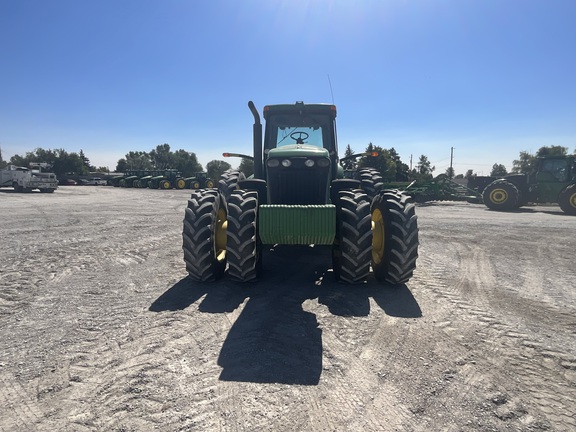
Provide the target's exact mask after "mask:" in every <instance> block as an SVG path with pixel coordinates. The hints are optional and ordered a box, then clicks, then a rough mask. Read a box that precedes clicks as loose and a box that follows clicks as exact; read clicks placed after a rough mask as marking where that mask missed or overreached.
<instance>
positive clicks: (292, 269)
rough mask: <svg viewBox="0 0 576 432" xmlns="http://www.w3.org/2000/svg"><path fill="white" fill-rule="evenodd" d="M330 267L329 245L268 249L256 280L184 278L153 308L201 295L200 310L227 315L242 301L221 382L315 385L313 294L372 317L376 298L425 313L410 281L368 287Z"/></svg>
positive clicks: (317, 335) (405, 312)
mask: <svg viewBox="0 0 576 432" xmlns="http://www.w3.org/2000/svg"><path fill="white" fill-rule="evenodd" d="M331 267H332V264H331V258H330V250H329V249H328V248H324V249H323V248H309V247H278V248H274V249H271V250H267V251H266V252H265V253H264V273H263V275H262V278H261V280H260V281H258V282H255V283H244V284H237V283H234V282H231V281H230V280H228V279H227V278H224V279H222V280H221V281H218V282H215V283H211V284H201V283H196V282H194V281H192V280H190V279H188V278H184V279H182V280H180V281H179V282H178V283H176V284H175V285H174V286H173V287H171V288H170V289H169V290H168V291H166V292H165V293H164V294H162V295H161V296H160V297H159V298H158V299H157V300H156V301H154V303H153V304H152V305H151V306H150V309H149V310H150V311H153V312H160V311H167V310H170V311H175V310H183V309H186V308H187V307H189V306H191V305H192V304H194V303H196V302H198V301H200V303H199V305H198V310H199V311H200V312H204V313H224V312H231V311H233V310H235V309H237V308H238V307H240V305H241V304H243V303H244V306H243V309H242V312H241V313H240V315H239V317H238V319H237V320H236V321H235V322H234V324H233V325H232V328H231V329H230V331H229V333H228V335H227V337H226V340H225V341H224V344H223V345H222V349H221V351H220V355H219V357H218V365H219V366H221V367H222V372H221V374H220V380H223V381H236V382H253V383H281V384H299V385H317V384H318V382H319V381H320V375H321V373H322V330H321V328H320V326H319V323H318V320H317V316H316V314H315V313H312V312H308V311H306V310H305V309H304V303H305V302H306V301H307V300H317V301H318V303H319V304H322V305H325V306H326V307H327V309H328V311H329V312H330V313H331V314H333V315H336V316H343V317H354V316H356V317H361V316H368V315H369V314H370V304H371V302H370V298H372V299H373V300H374V303H375V304H377V305H378V307H380V308H381V309H382V310H383V311H384V312H385V313H386V314H387V315H389V316H394V317H400V318H418V317H421V316H422V312H421V310H420V307H419V305H418V303H417V301H416V299H415V298H414V297H413V295H412V293H411V292H410V290H409V289H408V288H407V287H406V285H398V286H393V287H383V286H381V285H380V284H379V283H378V282H376V280H374V279H373V278H372V277H370V278H369V280H368V281H367V283H365V284H363V285H344V284H340V283H337V282H335V281H334V278H333V276H332V274H331ZM200 299H202V300H200Z"/></svg>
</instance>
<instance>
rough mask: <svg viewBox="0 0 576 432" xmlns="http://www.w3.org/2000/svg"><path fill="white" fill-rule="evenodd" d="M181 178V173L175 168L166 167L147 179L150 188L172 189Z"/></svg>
mask: <svg viewBox="0 0 576 432" xmlns="http://www.w3.org/2000/svg"><path fill="white" fill-rule="evenodd" d="M180 180H182V174H181V173H180V172H178V171H177V170H175V169H168V170H165V171H163V172H162V173H160V175H156V176H154V177H151V178H150V179H149V180H148V187H149V188H150V189H174V188H177V187H178V186H177V185H178V183H179V181H180Z"/></svg>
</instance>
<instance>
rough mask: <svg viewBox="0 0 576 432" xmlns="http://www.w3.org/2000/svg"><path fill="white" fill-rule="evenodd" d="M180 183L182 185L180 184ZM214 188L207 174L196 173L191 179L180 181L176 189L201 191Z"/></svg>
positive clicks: (212, 181)
mask: <svg viewBox="0 0 576 432" xmlns="http://www.w3.org/2000/svg"><path fill="white" fill-rule="evenodd" d="M182 181H183V182H184V183H181V182H182ZM180 186H182V187H180ZM214 186H215V182H214V180H212V179H209V178H208V173H206V172H197V173H195V174H194V175H193V176H192V177H187V178H184V179H180V180H179V183H178V184H177V187H178V189H184V188H186V189H202V188H213V187H214Z"/></svg>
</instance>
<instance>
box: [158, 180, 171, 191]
mask: <svg viewBox="0 0 576 432" xmlns="http://www.w3.org/2000/svg"><path fill="white" fill-rule="evenodd" d="M160 189H172V183H170V180H162V181H161V182H160Z"/></svg>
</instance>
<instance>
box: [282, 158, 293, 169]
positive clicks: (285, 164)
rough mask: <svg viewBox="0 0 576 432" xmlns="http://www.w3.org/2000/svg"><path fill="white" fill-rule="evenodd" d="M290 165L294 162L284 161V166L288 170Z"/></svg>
mask: <svg viewBox="0 0 576 432" xmlns="http://www.w3.org/2000/svg"><path fill="white" fill-rule="evenodd" d="M290 165H292V162H291V161H290V160H289V159H284V160H283V161H282V166H283V167H284V168H288V167H289V166H290Z"/></svg>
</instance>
